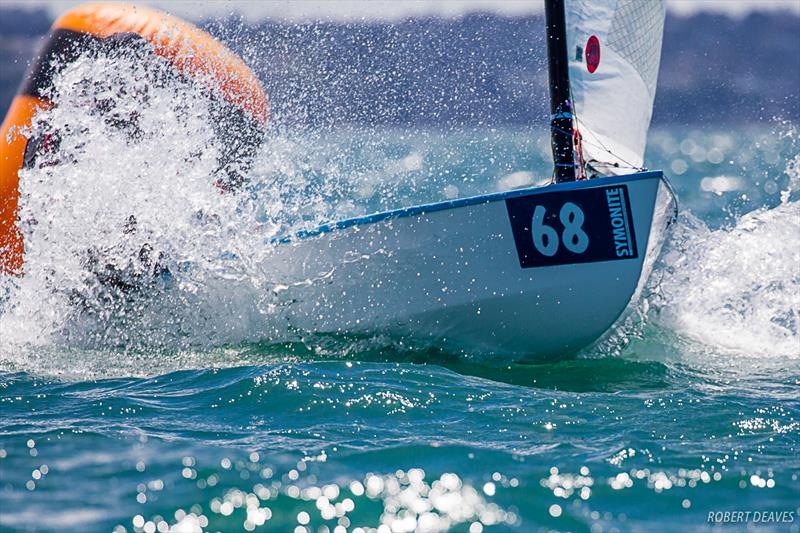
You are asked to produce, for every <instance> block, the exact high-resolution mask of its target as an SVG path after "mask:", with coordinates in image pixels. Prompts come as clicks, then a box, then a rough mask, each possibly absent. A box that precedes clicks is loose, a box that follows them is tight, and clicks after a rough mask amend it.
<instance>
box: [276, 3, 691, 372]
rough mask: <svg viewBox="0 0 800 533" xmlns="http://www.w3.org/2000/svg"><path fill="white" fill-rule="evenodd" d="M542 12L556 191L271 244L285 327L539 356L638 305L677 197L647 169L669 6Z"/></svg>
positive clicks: (380, 218) (502, 196)
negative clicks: (634, 302) (646, 155)
mask: <svg viewBox="0 0 800 533" xmlns="http://www.w3.org/2000/svg"><path fill="white" fill-rule="evenodd" d="M589 4H590V2H589V1H588V0H567V1H566V2H564V1H563V0H552V1H548V2H547V4H546V19H547V35H548V58H549V64H550V69H549V75H550V96H551V110H552V121H551V136H552V145H553V158H554V161H555V171H554V183H552V184H551V185H549V186H545V187H540V188H529V189H521V190H514V191H509V192H505V193H499V194H491V195H485V196H477V197H473V198H465V199H460V200H455V201H449V202H441V203H435V204H429V205H422V206H417V207H411V208H406V209H400V210H396V211H389V212H384V213H378V214H375V215H371V216H366V217H361V218H355V219H349V220H343V221H339V222H334V223H331V224H326V225H323V226H321V227H319V228H318V229H316V230H312V231H305V232H300V233H298V234H296V235H294V236H289V237H285V238H282V239H277V240H276V242H277V243H278V244H279V246H277V248H276V250H275V253H274V256H273V257H271V260H270V261H269V262H268V264H267V265H265V267H264V268H265V269H269V270H270V271H271V272H273V273H274V275H276V276H277V279H278V281H279V283H280V284H279V287H280V290H278V291H276V293H277V295H278V299H279V305H280V306H281V307H282V309H283V314H284V316H286V318H287V322H288V325H289V326H290V327H293V328H297V329H299V330H303V331H313V332H331V333H362V332H363V333H369V332H374V331H381V332H388V333H392V334H395V335H400V336H402V337H410V338H414V339H426V340H430V341H432V342H434V343H435V345H437V346H445V347H448V348H451V349H456V350H465V351H469V352H470V353H487V354H503V355H511V356H514V357H517V358H531V359H544V358H553V357H559V356H564V355H569V354H571V353H574V352H576V351H578V350H580V349H581V348H584V347H586V346H587V345H589V344H591V343H592V342H594V341H595V340H597V339H598V338H599V337H600V336H601V335H602V334H603V333H604V332H605V331H606V330H607V329H608V328H609V327H610V326H611V325H612V324H613V323H614V321H615V320H617V319H618V318H619V316H620V315H621V314H622V313H623V311H624V310H625V308H626V307H627V306H628V305H629V303H630V302H631V301H632V300H634V299H635V298H636V297H637V295H638V294H639V292H640V290H641V288H642V286H643V284H644V283H645V281H646V279H647V277H648V275H649V273H650V267H651V266H652V263H653V261H654V259H655V257H656V256H657V255H658V253H659V251H660V248H661V245H662V243H663V238H664V230H665V229H666V227H667V226H668V224H669V223H670V221H671V220H673V218H674V215H675V212H676V200H675V197H674V194H673V193H672V190H671V188H670V186H669V184H668V182H667V180H666V178H665V177H664V175H663V173H661V172H647V171H644V169H643V160H644V149H645V142H646V134H647V129H648V127H649V123H650V118H651V114H652V104H653V99H654V96H655V86H656V78H657V74H658V63H659V58H660V51H661V36H662V33H663V24H664V6H663V3H661V2H647V3H641V2H636V1H635V0H619V1H616V0H604V1H601V2H591V6H590V5H589Z"/></svg>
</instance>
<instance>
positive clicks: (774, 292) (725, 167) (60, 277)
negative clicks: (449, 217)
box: [0, 61, 800, 533]
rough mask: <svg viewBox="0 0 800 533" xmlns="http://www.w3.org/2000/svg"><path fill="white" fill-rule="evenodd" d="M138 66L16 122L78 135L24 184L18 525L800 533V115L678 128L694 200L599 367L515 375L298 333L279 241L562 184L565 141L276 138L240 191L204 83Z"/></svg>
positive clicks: (15, 364)
mask: <svg viewBox="0 0 800 533" xmlns="http://www.w3.org/2000/svg"><path fill="white" fill-rule="evenodd" d="M138 68H140V67H139V66H138V65H136V64H128V65H122V66H120V65H119V64H113V65H112V64H109V65H105V66H104V65H103V64H102V63H98V62H97V61H93V62H91V63H87V62H80V61H79V62H78V63H77V64H76V65H75V66H73V67H71V68H70V69H67V70H66V71H65V72H64V73H63V74H62V75H61V76H60V77H59V78H58V79H57V80H56V88H57V91H56V93H55V94H54V95H53V98H55V99H56V100H57V103H58V107H57V108H56V109H54V110H52V111H49V112H47V113H44V114H43V115H41V117H40V120H37V121H36V123H35V124H34V125H33V127H32V131H28V132H20V134H28V135H32V134H41V133H42V132H44V131H47V130H48V128H49V129H50V130H56V131H58V132H60V133H61V136H62V140H61V145H60V146H59V148H58V150H57V152H56V153H54V154H48V155H47V156H46V157H48V158H50V159H48V160H45V162H48V161H49V162H50V163H52V165H47V164H42V165H41V166H40V167H39V168H34V169H28V170H25V171H23V173H22V184H21V189H22V195H23V196H22V202H21V220H22V227H23V230H24V232H25V236H26V274H25V276H24V277H22V278H14V279H5V280H3V282H2V286H0V295H2V296H0V299H1V300H2V304H1V305H2V308H0V529H2V530H3V531H34V530H35V531H54V530H60V531H64V530H66V531H112V530H114V531H146V532H153V531H159V532H162V531H167V530H170V528H174V530H176V531H200V530H210V531H238V530H245V531H253V530H256V531H258V530H267V531H298V532H301V531H313V532H337V533H338V532H343V531H349V532H357V531H380V532H390V531H391V532H402V531H413V530H419V531H448V530H452V531H469V532H470V533H476V532H480V531H524V532H527V531H540V530H570V531H615V530H616V531H628V530H631V531H686V530H697V529H703V528H708V529H710V528H712V526H713V524H714V523H727V524H733V526H732V527H734V528H737V529H738V528H742V527H745V524H749V527H751V528H756V529H758V530H775V531H786V530H789V531H798V528H799V527H800V516H798V512H799V511H800V509H798V507H800V498H799V497H798V494H800V480H799V479H798V475H800V394H798V391H799V390H800V203H798V192H797V191H798V188H800V187H799V185H800V184H799V182H800V173H799V167H800V159H799V158H798V153H800V150H798V144H797V143H798V139H797V135H798V132H797V129H796V127H795V126H794V125H793V124H788V123H783V122H781V121H780V120H778V119H776V120H768V121H765V122H764V123H763V124H760V125H758V126H754V127H750V128H728V129H723V128H718V127H713V126H707V127H703V128H697V127H689V126H687V127H677V126H674V127H657V128H656V129H654V131H653V132H652V134H651V137H650V142H649V151H648V156H647V164H648V166H650V167H651V168H662V169H664V170H665V172H666V174H667V175H668V176H669V178H670V179H671V180H672V183H673V185H674V187H675V189H676V192H677V195H678V197H679V201H680V214H679V217H678V220H677V222H676V224H675V225H674V226H673V228H672V229H671V232H670V233H669V235H668V237H667V242H666V245H665V249H664V251H663V253H662V255H661V256H660V258H659V260H658V262H657V265H656V268H655V271H654V273H653V275H652V278H651V280H650V283H649V284H648V287H647V289H646V291H645V293H644V294H643V296H642V298H641V299H640V300H639V301H637V302H634V303H633V304H632V305H631V308H630V309H629V310H628V312H627V313H626V315H625V316H624V317H623V318H622V319H621V320H620V321H619V322H618V323H617V324H616V325H615V327H614V328H612V330H610V331H609V333H608V334H607V335H606V336H605V337H604V339H602V340H601V341H600V342H599V343H597V344H596V345H594V346H592V347H590V348H587V349H586V350H584V351H583V352H582V353H581V354H579V355H578V356H577V357H574V358H570V359H567V360H564V361H561V362H555V363H548V364H538V365H537V364H519V363H517V362H515V361H513V360H505V359H503V358H502V357H501V356H498V357H494V358H492V359H490V360H485V359H481V358H478V357H476V356H474V354H470V353H468V352H467V353H447V352H445V351H443V350H441V349H439V348H437V347H436V346H430V345H424V346H423V345H417V344H415V343H414V342H413V341H409V340H408V339H396V338H392V337H390V336H387V335H385V333H384V332H381V331H376V332H373V334H371V335H364V336H359V337H345V336H322V335H317V334H315V333H314V332H298V331H291V330H288V328H286V327H285V326H283V325H282V321H281V316H280V308H279V307H278V306H275V305H274V301H273V300H274V298H273V295H274V293H275V291H276V290H279V289H280V287H278V286H277V285H276V282H275V280H273V279H271V277H270V268H269V258H270V254H271V253H273V252H274V245H272V244H270V243H271V240H272V239H273V238H274V237H276V236H281V235H285V234H288V233H291V232H293V231H297V230H299V229H304V228H313V227H314V226H315V225H317V224H319V223H322V222H325V221H330V220H334V219H337V218H342V217H347V216H353V215H359V214H365V213H369V212H374V211H378V210H383V209H390V208H395V207H402V206H407V205H413V204H416V203H420V202H430V201H436V200H444V199H450V198H457V197H463V196H468V195H473V194H480V193H487V192H494V191H500V190H508V189H511V188H514V187H520V186H526V185H532V184H537V183H541V182H542V181H546V180H547V179H548V178H549V175H550V171H551V170H550V169H551V168H552V167H551V162H550V157H549V155H548V154H549V139H548V137H547V134H546V131H545V130H543V129H493V128H488V127H462V128H459V129H444V130H424V129H415V128H407V129H380V128H377V129H362V130H348V129H345V128H340V129H332V130H324V131H323V130H315V131H309V130H307V129H303V128H292V127H290V126H280V125H279V127H275V128H273V130H272V131H271V132H270V133H269V136H268V139H267V140H266V142H265V144H264V147H263V149H262V150H261V152H260V153H259V155H258V157H257V159H256V161H255V163H254V165H253V166H252V168H251V169H250V171H249V174H250V183H249V185H248V187H247V189H246V191H245V192H243V193H240V194H222V193H220V191H219V190H218V189H216V188H215V187H213V186H212V185H210V183H211V182H212V181H213V179H214V176H215V175H216V173H218V170H219V169H218V168H217V166H218V165H217V158H218V154H219V151H220V150H224V142H222V141H221V140H220V139H217V138H216V137H215V133H214V130H213V128H211V127H210V126H209V124H208V120H207V119H208V101H207V100H206V95H204V94H203V93H202V92H201V91H198V90H197V89H196V88H194V87H192V86H189V85H183V84H181V83H180V82H173V83H174V84H177V85H178V86H175V85H174V84H172V85H169V84H168V85H162V86H159V84H150V85H147V86H137V85H136V84H137V83H138V81H137V80H141V79H142V77H143V76H144V75H143V74H142V73H141V72H138V73H137V71H136V69H138ZM87 69H90V70H91V75H92V76H94V77H95V78H99V81H98V83H99V84H100V86H101V89H102V87H103V85H102V84H103V83H105V84H106V87H112V86H114V87H116V86H119V85H120V84H122V85H125V84H128V85H132V86H131V87H130V89H131V90H130V91H127V94H129V95H130V94H133V95H139V96H138V97H137V98H138V99H134V100H129V99H118V100H116V104H115V105H114V106H112V107H113V110H112V111H111V113H112V114H113V117H112V118H115V119H119V118H120V117H121V118H122V119H125V120H131V121H135V122H136V123H137V125H138V128H139V133H137V135H135V136H131V135H130V133H126V132H124V131H119V130H118V129H117V128H116V127H115V126H114V124H115V121H114V120H109V119H108V118H109V117H108V113H109V111H108V109H106V111H105V113H106V114H105V115H103V113H101V112H100V111H98V110H97V109H96V108H93V107H92V106H91V105H89V106H87V105H86V98H87V96H86V93H85V91H84V90H83V89H82V87H84V85H83V83H82V80H84V79H86V77H87V76H89V74H90V73H89V71H87ZM84 88H85V87H84ZM92 90H93V91H97V90H98V88H97V87H94V88H92ZM109 95H110V97H111V98H112V99H115V98H117V96H118V93H117V92H116V91H110V90H109ZM143 95H144V96H143ZM186 102H192V105H186ZM131 215H135V217H136V220H137V224H138V228H139V230H138V231H136V232H133V233H131V232H126V231H124V228H125V224H126V221H128V219H129V218H130V216H131ZM145 243H147V244H149V245H151V246H152V247H153V249H156V250H159V251H161V252H163V253H164V257H165V258H166V259H164V261H166V262H167V263H168V266H169V271H170V275H169V276H157V277H154V278H153V279H152V281H148V282H147V283H146V284H145V286H144V288H143V289H142V290H137V291H132V292H130V291H127V292H126V291H115V290H110V289H109V288H107V287H104V286H102V284H99V283H98V282H97V278H96V276H93V275H92V273H91V272H90V271H88V270H87V267H86V264H85V257H86V255H85V254H86V251H87V250H89V249H94V250H96V251H98V253H102V254H105V257H106V258H107V259H108V260H109V261H113V262H115V264H117V265H125V264H128V263H126V261H130V260H131V259H130V258H131V257H133V256H135V255H136V254H137V253H138V252H139V251H140V250H141V248H142V246H143V245H144V244H145ZM131 268H133V269H134V270H135V268H136V265H135V264H133V266H131ZM166 278H168V279H166ZM532 326H533V325H532ZM576 327H578V325H576Z"/></svg>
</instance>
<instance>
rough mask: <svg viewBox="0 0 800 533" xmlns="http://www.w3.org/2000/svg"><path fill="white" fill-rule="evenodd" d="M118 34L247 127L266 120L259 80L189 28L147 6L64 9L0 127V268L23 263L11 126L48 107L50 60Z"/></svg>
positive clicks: (19, 140)
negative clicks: (194, 83) (195, 83)
mask: <svg viewBox="0 0 800 533" xmlns="http://www.w3.org/2000/svg"><path fill="white" fill-rule="evenodd" d="M125 34H127V35H131V34H134V35H135V36H138V37H139V38H142V39H144V40H146V41H148V42H149V43H150V44H151V45H152V46H153V49H154V51H155V53H156V54H158V55H160V56H162V57H164V58H166V59H167V60H168V61H169V62H170V63H171V64H172V65H173V66H174V67H175V68H176V70H177V71H178V72H179V73H180V74H182V75H183V76H185V77H189V78H193V79H197V80H199V81H200V83H203V84H207V85H210V86H209V87H208V88H209V89H210V90H211V91H212V92H213V93H214V94H215V95H218V96H219V97H221V98H222V99H224V100H225V101H226V102H227V103H229V104H231V106H233V108H234V109H236V110H237V112H238V113H239V114H241V115H242V117H243V118H244V120H245V122H247V123H248V124H247V126H248V127H250V128H252V129H259V128H262V127H263V126H265V125H266V123H267V120H268V118H269V115H268V108H267V96H266V93H265V91H264V87H263V85H262V84H261V82H260V81H259V79H258V78H257V77H256V75H255V74H254V73H253V71H252V70H250V68H249V67H248V66H247V65H246V64H245V63H244V61H242V59H241V58H240V57H239V56H237V55H236V54H235V53H233V52H232V51H231V50H229V49H228V48H226V47H225V46H224V45H223V44H222V43H220V42H219V41H217V40H216V39H214V38H213V37H211V36H210V35H208V34H207V33H205V32H204V31H202V30H200V29H199V28H197V27H196V26H194V25H192V24H189V23H187V22H185V21H182V20H180V19H178V18H176V17H172V16H170V15H167V14H166V13H163V12H161V11H157V10H155V9H151V8H147V7H141V6H132V5H125V4H88V5H83V6H80V7H77V8H75V9H73V10H71V11H69V12H67V13H66V14H64V15H63V16H61V18H59V19H58V20H56V22H55V23H54V24H53V26H52V28H51V31H50V33H49V35H48V37H47V39H46V40H45V42H44V45H43V47H42V50H41V51H40V53H39V56H38V57H37V58H36V60H35V61H34V62H33V63H32V64H31V67H30V68H29V69H28V72H27V73H26V76H25V80H24V81H23V83H22V85H21V87H20V89H19V91H18V92H17V95H16V96H15V97H14V100H13V101H12V103H11V107H10V108H9V110H8V113H7V114H6V117H5V119H4V120H3V124H2V127H0V274H18V273H20V272H21V270H22V264H23V239H22V234H21V233H20V231H19V228H18V226H17V216H18V207H19V171H20V169H21V168H22V167H23V163H24V159H25V150H26V146H27V139H25V138H24V137H23V136H22V135H19V134H14V133H13V132H12V129H16V128H24V127H27V126H30V124H31V119H32V118H33V116H34V115H35V114H36V113H37V112H38V111H39V110H41V109H49V108H51V107H52V105H53V104H52V103H51V102H49V101H48V100H47V99H46V98H45V97H44V94H45V91H46V89H47V88H48V87H49V86H50V84H51V83H52V79H53V75H54V72H53V67H52V61H53V59H54V58H56V57H58V58H59V59H60V60H61V63H62V64H63V63H65V62H68V61H69V60H70V59H72V60H74V59H75V58H76V57H77V55H78V54H79V53H80V51H81V48H82V47H83V46H84V45H85V44H87V43H91V42H97V41H102V40H104V39H108V38H110V37H115V36H120V35H125Z"/></svg>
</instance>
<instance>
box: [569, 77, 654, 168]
mask: <svg viewBox="0 0 800 533" xmlns="http://www.w3.org/2000/svg"><path fill="white" fill-rule="evenodd" d="M569 99H570V107H571V108H572V109H571V111H572V114H573V115H574V116H575V123H576V128H577V123H578V122H580V119H579V118H578V108H577V106H576V105H575V96H574V95H573V94H572V84H570V85H569ZM578 131H579V132H580V129H579V128H578ZM562 133H563V132H562ZM588 133H589V134H590V135H591V136H592V137H593V138H594V140H595V141H597V142H598V143H600V144H599V145H597V144H593V143H592V142H590V141H586V140H585V139H584V138H583V134H581V143H583V142H584V141H586V142H587V144H590V145H592V146H594V147H595V148H600V149H601V150H603V151H605V152H606V153H608V154H610V155H611V156H613V157H616V158H617V159H619V160H620V161H622V162H623V163H625V164H626V165H628V168H633V169H639V170H642V168H639V167H637V166H634V165H633V164H632V163H631V162H630V161H626V160H624V159H622V158H621V157H620V156H618V155H617V154H615V153H614V152H612V151H611V150H609V149H608V148H606V146H605V145H604V144H603V141H601V140H600V139H598V138H597V136H596V135H595V134H594V132H592V130H591V129H590V130H589V132H588ZM582 155H583V150H581V156H582ZM595 161H597V160H595ZM597 162H598V163H600V161H597ZM581 163H583V161H581ZM586 163H588V161H587V162H586Z"/></svg>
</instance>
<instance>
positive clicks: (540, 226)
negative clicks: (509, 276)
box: [531, 202, 589, 257]
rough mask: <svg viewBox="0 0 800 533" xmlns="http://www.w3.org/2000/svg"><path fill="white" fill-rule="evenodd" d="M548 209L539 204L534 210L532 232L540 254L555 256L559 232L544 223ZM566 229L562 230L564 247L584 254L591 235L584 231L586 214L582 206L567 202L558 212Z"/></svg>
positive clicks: (535, 245)
mask: <svg viewBox="0 0 800 533" xmlns="http://www.w3.org/2000/svg"><path fill="white" fill-rule="evenodd" d="M546 213H547V210H546V209H545V208H544V206H541V205H537V206H536V209H534V210H533V222H532V224H531V234H532V236H533V246H534V247H535V248H536V251H538V252H539V253H540V254H542V255H544V256H547V257H553V256H554V255H556V252H558V243H559V238H558V232H556V230H555V229H553V228H552V227H550V226H548V225H546V224H545V223H544V217H545V214H546ZM558 218H559V220H561V224H563V225H564V231H562V232H561V242H562V243H563V244H564V248H566V249H567V250H569V251H570V252H572V253H574V254H582V253H583V252H585V251H586V248H588V247H589V236H588V235H586V232H584V231H583V222H584V220H585V216H584V214H583V211H582V210H581V208H580V207H578V206H577V205H575V204H573V203H572V202H567V203H565V204H564V205H562V206H561V210H560V211H559V213H558Z"/></svg>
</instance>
